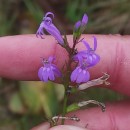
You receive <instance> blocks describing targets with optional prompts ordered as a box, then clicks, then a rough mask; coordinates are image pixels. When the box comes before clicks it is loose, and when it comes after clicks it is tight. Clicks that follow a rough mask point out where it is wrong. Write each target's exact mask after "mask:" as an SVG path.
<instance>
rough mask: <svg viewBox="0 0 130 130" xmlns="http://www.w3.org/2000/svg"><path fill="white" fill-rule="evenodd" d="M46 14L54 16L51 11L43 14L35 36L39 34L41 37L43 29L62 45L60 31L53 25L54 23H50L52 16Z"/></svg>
mask: <svg viewBox="0 0 130 130" xmlns="http://www.w3.org/2000/svg"><path fill="white" fill-rule="evenodd" d="M48 15H52V17H53V18H54V14H53V13H51V12H48V13H46V14H45V16H44V17H43V20H42V22H41V24H40V26H39V28H38V30H37V32H36V36H37V37H38V36H40V37H41V38H43V37H42V35H44V31H43V30H44V29H45V30H46V31H47V32H48V33H49V34H51V35H52V36H53V37H54V38H55V39H56V40H57V41H58V43H59V44H61V45H64V40H63V38H62V36H61V34H60V31H59V30H58V29H57V28H56V27H55V25H54V24H53V23H52V18H51V17H49V16H48Z"/></svg>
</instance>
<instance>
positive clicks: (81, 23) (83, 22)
mask: <svg viewBox="0 0 130 130" xmlns="http://www.w3.org/2000/svg"><path fill="white" fill-rule="evenodd" d="M87 22H88V16H87V14H84V16H83V18H82V20H81V21H78V22H76V24H75V26H74V30H75V31H80V32H81V33H82V32H83V31H84V29H85V26H86V24H87Z"/></svg>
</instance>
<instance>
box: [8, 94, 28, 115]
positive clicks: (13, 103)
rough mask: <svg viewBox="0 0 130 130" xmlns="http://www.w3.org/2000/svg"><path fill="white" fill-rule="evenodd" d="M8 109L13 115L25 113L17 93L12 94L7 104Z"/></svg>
mask: <svg viewBox="0 0 130 130" xmlns="http://www.w3.org/2000/svg"><path fill="white" fill-rule="evenodd" d="M9 109H10V110H11V111H12V112H14V113H19V114H23V113H25V112H26V109H25V106H24V104H23V102H22V99H21V97H20V95H19V93H14V94H13V96H12V97H11V99H10V102H9Z"/></svg>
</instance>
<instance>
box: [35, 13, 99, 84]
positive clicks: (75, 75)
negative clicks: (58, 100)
mask: <svg viewBox="0 0 130 130" xmlns="http://www.w3.org/2000/svg"><path fill="white" fill-rule="evenodd" d="M49 15H50V16H52V17H53V18H54V14H53V13H51V12H48V13H46V14H45V16H44V17H43V20H42V22H41V24H40V27H39V28H38V31H37V33H36V36H37V37H38V36H40V37H41V38H43V37H42V35H44V30H46V31H47V32H48V33H49V34H51V35H52V36H53V37H54V38H55V39H56V40H57V41H58V43H59V44H60V45H61V46H62V47H63V46H64V45H65V44H66V45H68V44H67V43H65V40H64V39H63V38H62V35H61V33H60V31H59V30H58V29H57V28H56V26H55V25H54V24H53V22H52V18H51V17H50V16H49ZM87 22H88V16H87V15H86V14H84V16H83V18H82V20H81V21H78V22H76V24H75V26H74V32H73V42H74V43H73V44H74V46H73V47H74V48H71V47H69V46H67V47H69V50H71V51H70V52H68V53H69V56H70V57H72V58H71V59H69V60H70V62H69V63H70V64H69V67H71V64H72V63H73V62H76V63H77V64H76V65H77V66H75V69H74V70H73V71H72V72H71V73H70V75H69V77H70V81H71V82H74V83H77V84H80V83H84V82H87V81H88V80H89V79H90V73H89V71H88V70H89V68H91V67H93V66H95V65H96V64H97V63H98V62H99V61H100V57H99V55H98V54H96V53H95V51H96V49H97V39H96V37H95V36H93V39H94V47H93V48H91V47H90V45H89V44H88V43H87V42H86V41H85V40H84V39H83V40H80V42H81V43H83V44H84V45H85V46H86V50H83V51H79V52H77V53H74V52H76V50H77V49H76V48H75V45H76V44H78V43H79V39H80V36H81V34H82V33H83V31H84V30H85V27H86V24H87ZM65 47H66V46H64V48H65ZM65 49H66V50H67V48H65ZM53 61H54V57H53V56H50V57H49V58H48V59H47V60H45V59H44V60H43V67H41V68H40V69H39V71H38V76H39V78H40V80H41V81H44V82H47V81H48V80H51V81H54V80H55V78H56V77H60V78H63V77H65V76H63V74H61V72H60V70H59V69H58V67H56V65H54V64H53V63H52V62H53ZM67 69H69V70H70V68H67ZM62 76H63V77H62Z"/></svg>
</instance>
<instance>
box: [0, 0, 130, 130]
mask: <svg viewBox="0 0 130 130" xmlns="http://www.w3.org/2000/svg"><path fill="white" fill-rule="evenodd" d="M48 11H51V12H53V13H54V14H55V19H54V23H55V24H56V25H57V27H58V28H59V29H60V30H61V32H63V33H64V32H65V33H66V34H72V32H73V25H74V23H75V22H76V21H78V20H79V19H81V18H82V16H83V14H84V13H85V12H86V13H87V14H88V16H89V22H88V25H87V29H86V32H85V33H97V34H117V33H118V34H121V35H126V34H130V0H0V25H1V26H0V36H7V35H16V34H29V33H35V32H36V30H37V28H38V26H39V24H40V22H41V20H42V17H43V15H44V13H46V12H48ZM108 88H109V87H108ZM63 93H64V90H63V87H62V86H61V85H57V84H52V83H48V84H43V83H41V82H34V81H28V82H27V81H26V82H25V81H12V80H10V79H5V78H1V79H0V130H29V129H30V128H32V127H33V126H35V125H37V124H39V123H41V122H44V121H46V117H51V116H52V115H54V113H57V110H58V109H59V110H60V105H58V104H59V103H61V102H62V99H63ZM56 95H58V96H56ZM76 96H77V95H76ZM73 97H75V95H72V98H71V100H72V101H70V103H71V102H73V101H74V100H75V98H73ZM78 97H79V98H78V100H75V101H79V100H82V99H84V98H85V99H95V100H98V101H103V102H107V101H112V102H114V101H117V100H122V99H124V98H126V97H125V96H124V95H121V94H119V93H116V92H112V91H111V90H109V89H105V88H90V89H88V90H87V91H84V92H81V93H78ZM45 115H46V116H45Z"/></svg>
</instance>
